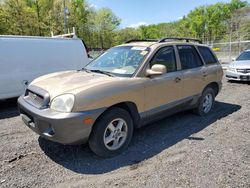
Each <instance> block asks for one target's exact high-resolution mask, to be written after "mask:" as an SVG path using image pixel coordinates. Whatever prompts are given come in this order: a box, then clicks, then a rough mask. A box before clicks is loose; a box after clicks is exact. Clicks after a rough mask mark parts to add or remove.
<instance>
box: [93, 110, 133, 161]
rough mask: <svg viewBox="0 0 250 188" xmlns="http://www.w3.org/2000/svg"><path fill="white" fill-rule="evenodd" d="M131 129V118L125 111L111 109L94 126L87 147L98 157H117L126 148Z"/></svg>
mask: <svg viewBox="0 0 250 188" xmlns="http://www.w3.org/2000/svg"><path fill="white" fill-rule="evenodd" d="M133 129H134V128H133V121H132V118H131V116H130V115H129V113H128V112H127V111H126V110H124V109H121V108H117V107H114V108H111V109H110V110H108V111H107V112H105V113H104V114H103V115H102V116H101V118H100V119H99V120H98V121H97V122H96V124H95V125H94V127H93V130H92V133H91V135H90V138H89V147H90V149H91V150H92V151H93V152H94V153H95V154H97V155H98V156H100V157H112V156H115V155H118V154H120V153H121V152H123V151H124V150H125V149H126V148H127V147H128V145H129V143H130V141H131V138H132V136H133Z"/></svg>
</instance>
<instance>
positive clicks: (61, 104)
mask: <svg viewBox="0 0 250 188" xmlns="http://www.w3.org/2000/svg"><path fill="white" fill-rule="evenodd" d="M74 102H75V96H74V95H72V94H64V95H59V96H57V97H55V98H54V99H53V100H52V102H51V105H50V108H51V109H53V110H55V111H58V112H71V111H72V108H73V106H74Z"/></svg>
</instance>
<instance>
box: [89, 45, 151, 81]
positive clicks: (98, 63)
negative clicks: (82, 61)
mask: <svg viewBox="0 0 250 188" xmlns="http://www.w3.org/2000/svg"><path fill="white" fill-rule="evenodd" d="M148 52H149V48H147V47H138V46H122V47H115V48H111V49H110V50H108V51H107V52H105V53H104V54H102V55H101V56H99V57H98V58H96V59H95V60H93V61H92V62H90V63H89V64H88V65H87V66H86V67H85V69H88V70H90V71H96V70H98V71H99V72H100V71H102V72H106V73H111V74H113V75H115V76H125V77H130V76H132V75H133V74H134V72H135V71H136V69H137V68H138V67H139V65H140V64H141V63H142V61H143V60H144V58H145V57H146V55H147V54H148Z"/></svg>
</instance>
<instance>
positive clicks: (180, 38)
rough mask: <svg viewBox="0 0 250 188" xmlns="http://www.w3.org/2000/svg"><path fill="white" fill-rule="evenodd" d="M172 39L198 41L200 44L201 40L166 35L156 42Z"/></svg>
mask: <svg viewBox="0 0 250 188" xmlns="http://www.w3.org/2000/svg"><path fill="white" fill-rule="evenodd" d="M174 40H185V41H186V42H190V41H193V42H198V43H200V44H202V41H201V40H199V39H193V38H182V37H166V38H162V39H160V40H159V41H158V42H159V43H161V42H166V41H174Z"/></svg>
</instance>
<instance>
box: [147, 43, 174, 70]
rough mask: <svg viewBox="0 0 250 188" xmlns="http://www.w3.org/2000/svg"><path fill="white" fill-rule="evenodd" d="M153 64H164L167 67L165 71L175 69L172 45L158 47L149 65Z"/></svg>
mask: <svg viewBox="0 0 250 188" xmlns="http://www.w3.org/2000/svg"><path fill="white" fill-rule="evenodd" d="M155 64H161V65H165V66H166V67H167V72H173V71H176V60H175V52H174V47H173V46H168V47H163V48H162V49H160V50H159V51H158V52H157V53H156V55H155V56H154V58H153V60H152V61H151V63H150V66H151V67H152V66H153V65H155Z"/></svg>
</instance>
